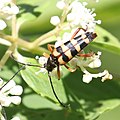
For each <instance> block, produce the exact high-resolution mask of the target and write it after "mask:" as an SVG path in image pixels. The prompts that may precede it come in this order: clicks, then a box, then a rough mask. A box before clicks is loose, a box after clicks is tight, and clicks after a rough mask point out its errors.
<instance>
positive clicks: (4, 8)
mask: <svg viewBox="0 0 120 120" xmlns="http://www.w3.org/2000/svg"><path fill="white" fill-rule="evenodd" d="M18 12H19V8H18V7H17V6H16V5H15V4H14V3H13V2H12V0H0V30H3V29H4V28H5V27H6V26H7V25H6V23H5V22H4V21H3V20H2V18H4V19H6V20H10V19H11V18H12V15H15V14H18Z"/></svg>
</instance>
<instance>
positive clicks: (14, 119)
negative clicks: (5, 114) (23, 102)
mask: <svg viewBox="0 0 120 120" xmlns="http://www.w3.org/2000/svg"><path fill="white" fill-rule="evenodd" d="M11 120H20V118H19V117H17V116H15V117H14V118H12V119H11Z"/></svg>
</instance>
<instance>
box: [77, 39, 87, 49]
mask: <svg viewBox="0 0 120 120" xmlns="http://www.w3.org/2000/svg"><path fill="white" fill-rule="evenodd" d="M77 43H78V44H79V46H80V50H82V49H83V48H85V47H86V46H87V45H88V44H87V43H86V42H85V41H84V40H82V39H80V40H78V41H77Z"/></svg>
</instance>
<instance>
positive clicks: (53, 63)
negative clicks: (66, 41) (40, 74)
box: [44, 54, 59, 72]
mask: <svg viewBox="0 0 120 120" xmlns="http://www.w3.org/2000/svg"><path fill="white" fill-rule="evenodd" d="M58 65H59V62H58V58H57V57H55V56H53V55H52V54H50V57H49V58H48V60H47V63H46V64H44V67H45V68H46V70H47V71H48V72H52V70H53V69H54V68H55V67H57V66H58Z"/></svg>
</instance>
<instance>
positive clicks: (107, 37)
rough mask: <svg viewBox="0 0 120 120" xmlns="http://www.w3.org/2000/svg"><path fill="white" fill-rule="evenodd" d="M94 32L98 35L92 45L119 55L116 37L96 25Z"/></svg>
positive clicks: (118, 43)
mask: <svg viewBox="0 0 120 120" xmlns="http://www.w3.org/2000/svg"><path fill="white" fill-rule="evenodd" d="M96 33H97V35H98V36H97V38H96V39H95V41H94V43H93V44H92V46H94V47H96V48H99V49H102V50H105V51H109V52H111V53H115V54H118V55H120V42H119V40H118V39H117V38H116V37H114V36H113V35H112V34H111V33H109V32H107V31H106V30H104V29H103V28H101V27H98V26H97V28H96Z"/></svg>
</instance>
